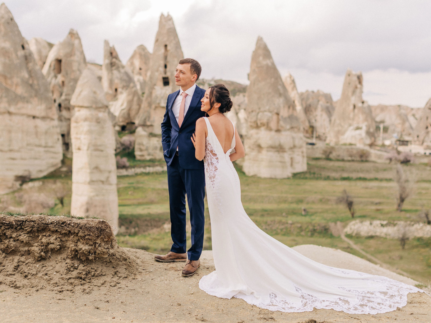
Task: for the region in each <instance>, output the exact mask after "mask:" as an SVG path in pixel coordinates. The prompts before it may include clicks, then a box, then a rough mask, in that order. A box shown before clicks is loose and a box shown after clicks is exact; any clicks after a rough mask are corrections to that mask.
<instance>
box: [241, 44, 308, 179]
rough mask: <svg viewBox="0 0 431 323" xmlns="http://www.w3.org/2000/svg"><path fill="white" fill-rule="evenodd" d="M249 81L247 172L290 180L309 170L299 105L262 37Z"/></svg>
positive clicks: (246, 140) (254, 56) (257, 47)
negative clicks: (289, 90) (295, 175)
mask: <svg viewBox="0 0 431 323" xmlns="http://www.w3.org/2000/svg"><path fill="white" fill-rule="evenodd" d="M249 80H250V85H249V86H248V88H247V136H246V137H245V139H244V145H245V151H246V156H245V159H244V166H243V169H244V172H245V173H246V174H247V175H257V176H259V177H272V178H286V177H290V176H292V174H293V173H297V172H302V171H305V170H306V168H307V163H306V154H305V140H304V137H303V134H302V130H301V123H300V121H299V119H298V117H297V111H296V108H295V104H294V102H293V100H292V98H291V97H290V96H289V93H288V91H287V89H286V86H285V85H284V83H283V80H282V78H281V76H280V73H279V72H278V70H277V67H276V66H275V63H274V61H273V59H272V56H271V52H270V51H269V49H268V47H267V45H266V44H265V42H264V41H263V39H262V38H261V37H259V38H258V39H257V42H256V48H255V50H254V52H253V54H252V58H251V66H250V74H249Z"/></svg>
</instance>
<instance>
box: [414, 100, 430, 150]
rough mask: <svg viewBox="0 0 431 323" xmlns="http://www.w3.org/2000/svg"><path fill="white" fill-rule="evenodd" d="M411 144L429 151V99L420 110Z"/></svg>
mask: <svg viewBox="0 0 431 323" xmlns="http://www.w3.org/2000/svg"><path fill="white" fill-rule="evenodd" d="M413 144H415V145H417V146H422V147H423V148H424V149H426V150H431V99H429V100H428V102H427V104H426V105H425V107H424V108H423V109H422V113H421V116H420V118H419V121H418V123H417V124H416V127H415V129H414V131H413Z"/></svg>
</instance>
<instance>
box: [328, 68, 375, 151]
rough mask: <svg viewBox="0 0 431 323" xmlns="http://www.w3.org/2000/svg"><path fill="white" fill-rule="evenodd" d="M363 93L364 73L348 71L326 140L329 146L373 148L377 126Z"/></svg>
mask: <svg viewBox="0 0 431 323" xmlns="http://www.w3.org/2000/svg"><path fill="white" fill-rule="evenodd" d="M362 92H363V77H362V73H361V72H359V73H353V72H352V71H351V70H347V73H346V76H345V78H344V84H343V91H342V93H341V97H340V99H339V100H338V101H337V104H336V107H335V112H334V115H333V117H332V121H331V127H330V130H329V133H328V138H327V139H326V142H327V143H328V144H330V145H340V144H353V145H357V146H371V145H373V144H374V143H375V141H376V132H375V131H376V124H375V121H374V118H373V114H372V112H371V107H370V105H369V104H368V103H367V102H366V101H364V99H363V98H362Z"/></svg>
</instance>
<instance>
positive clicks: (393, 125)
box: [371, 104, 413, 142]
mask: <svg viewBox="0 0 431 323" xmlns="http://www.w3.org/2000/svg"><path fill="white" fill-rule="evenodd" d="M410 109H411V108H409V107H407V106H403V105H383V104H379V105H375V106H371V110H372V112H373V116H374V119H375V120H376V124H377V126H378V128H377V134H376V136H377V137H378V138H379V140H378V142H383V141H384V140H389V139H393V138H402V139H407V140H411V139H412V135H413V127H412V125H411V123H410V119H409V116H408V114H409V112H410ZM379 126H380V127H381V131H380V129H379V128H380V127H379ZM380 137H381V138H380ZM381 139H382V140H381Z"/></svg>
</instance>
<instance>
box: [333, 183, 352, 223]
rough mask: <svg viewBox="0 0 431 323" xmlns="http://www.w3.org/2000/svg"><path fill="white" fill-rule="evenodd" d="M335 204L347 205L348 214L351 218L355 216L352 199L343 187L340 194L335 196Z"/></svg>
mask: <svg viewBox="0 0 431 323" xmlns="http://www.w3.org/2000/svg"><path fill="white" fill-rule="evenodd" d="M335 202H336V203H337V204H342V205H344V206H346V207H347V209H348V210H349V213H350V216H351V217H352V218H354V217H355V208H354V200H353V197H352V196H351V195H350V194H349V193H347V191H346V190H345V189H344V190H343V193H342V195H341V196H339V197H337V199H336V200H335Z"/></svg>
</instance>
